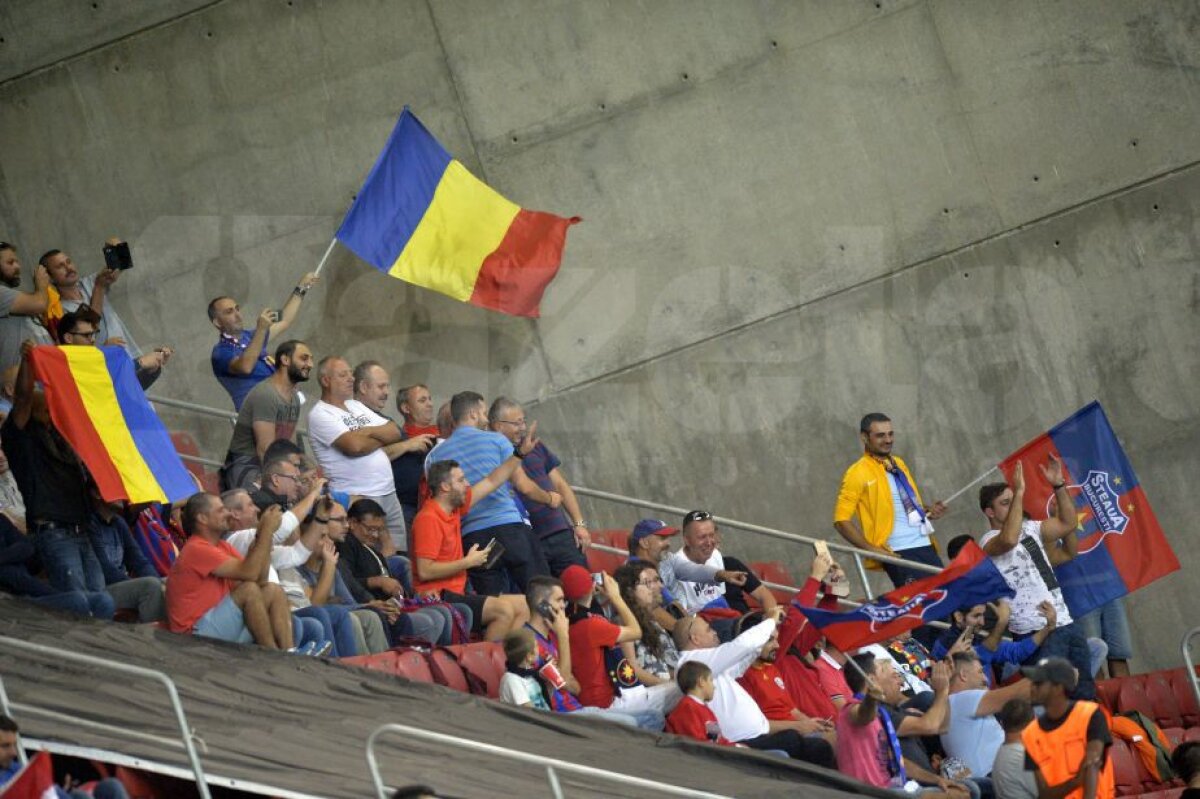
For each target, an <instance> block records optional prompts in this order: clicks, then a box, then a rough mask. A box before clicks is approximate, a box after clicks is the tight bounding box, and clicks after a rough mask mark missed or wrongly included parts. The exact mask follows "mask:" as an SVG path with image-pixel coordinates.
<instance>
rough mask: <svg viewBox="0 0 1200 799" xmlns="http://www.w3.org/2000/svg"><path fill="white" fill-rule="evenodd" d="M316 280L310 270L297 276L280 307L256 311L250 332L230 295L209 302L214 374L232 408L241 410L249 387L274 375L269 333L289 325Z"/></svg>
mask: <svg viewBox="0 0 1200 799" xmlns="http://www.w3.org/2000/svg"><path fill="white" fill-rule="evenodd" d="M318 279H319V278H318V277H317V275H316V274H315V273H311V272H310V273H309V274H307V275H305V276H304V277H302V278H300V282H299V283H297V284H296V287H295V288H294V289H292V294H291V296H290V297H288V299H287V302H286V303H284V305H283V308H281V309H279V310H273V309H271V308H264V309H263V310H262V311H261V312H260V313H259V315H258V317H257V319H256V320H255V323H254V330H253V331H250V330H246V329H245V323H244V322H243V319H242V307H241V306H240V305H238V301H237V300H235V299H234V298H233V297H217V298H216V299H214V300H213V301H212V302H210V303H209V304H208V320H209V321H210V322H212V325H213V327H215V328H216V329H217V332H218V334H219V338H218V339H217V343H216V344H214V345H213V349H212V370H213V375H215V376H216V378H217V381H218V382H219V383H220V384H221V386H222V387H223V388H224V389H225V390H226V391H228V392H229V397H230V399H232V400H233V407H234V410H241V408H242V401H243V400H245V399H246V395H247V394H249V393H250V389H252V388H254V387H255V386H256V385H258V384H259V383H260V382H262V381H263V380H265V379H267V378H268V377H270V376H271V375H273V374H275V362H274V360H272V359H271V356H270V355H268V354H267V346H268V344H269V343H270V340H271V336H276V337H278V336H280V335H282V334H283V332H284V331H285V330H287V329H288V328H289V327H291V326H292V322H294V321H296V316H297V315H298V314H299V313H300V305H301V304H302V303H303V302H304V295H306V294H308V291H309V289H311V288H312V287H313V286H314V285H316V283H317V280H318Z"/></svg>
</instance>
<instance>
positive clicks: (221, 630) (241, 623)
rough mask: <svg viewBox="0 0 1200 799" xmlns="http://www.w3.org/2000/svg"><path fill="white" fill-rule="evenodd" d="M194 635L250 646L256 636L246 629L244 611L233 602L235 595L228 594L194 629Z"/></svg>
mask: <svg viewBox="0 0 1200 799" xmlns="http://www.w3.org/2000/svg"><path fill="white" fill-rule="evenodd" d="M192 634H193V635H199V636H203V637H204V638H219V639H220V640H222V641H232V642H233V643H235V644H250V643H253V642H254V636H252V635H250V631H249V630H247V629H246V622H245V620H244V619H243V618H242V609H241V608H239V607H238V606H237V603H236V602H234V601H233V594H227V595H226V597H225V598H224V599H222V600H221V601H220V602H218V603H217V604H215V605H213V606H212V607H211V608H209V609H208V613H205V614H204V615H203V616H201V617H200V621H198V622H196V626H195V627H193V628H192Z"/></svg>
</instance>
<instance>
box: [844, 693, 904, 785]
mask: <svg viewBox="0 0 1200 799" xmlns="http://www.w3.org/2000/svg"><path fill="white" fill-rule="evenodd" d="M854 698H855V699H857V700H858V701H859V702H861V701H863V695H862V694H855V695H854ZM876 713H877V715H878V717H879V723H880V724H881V725H883V732H884V734H886V735H887V739H888V749H889V754H890V755H891V761H890V762H889V764H888V765H889V766H891V767H892V780H893V787H901V788H902V787H903V786H904V785H905V784H906V783H907V782H908V774H907V773H906V772H905V770H904V753H903V752H901V751H900V736H898V735H896V727H895V725H893V724H892V717H891V715H890V714H889V713H888V712H887V711H886V710H884V708H883V705H882V704H880V705H879V709H878V710H877V711H876Z"/></svg>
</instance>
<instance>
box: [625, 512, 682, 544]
mask: <svg viewBox="0 0 1200 799" xmlns="http://www.w3.org/2000/svg"><path fill="white" fill-rule="evenodd" d="M678 532H679V528H678V527H671V526H670V525H669V524H667V523H666V522H664V521H663V520H662V519H642V520H641V521H640V522H638V523H637V524H635V525H634V526H633V532H632V533H630V534H629V551H630V552H633V551H634V550H635V549H637V543H638V542H639V541H641V540H642V539H643V538H646V537H647V536H651V535H661V536H668V535H675V534H676V533H678Z"/></svg>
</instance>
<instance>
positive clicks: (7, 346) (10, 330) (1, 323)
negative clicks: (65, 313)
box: [0, 241, 52, 372]
mask: <svg viewBox="0 0 1200 799" xmlns="http://www.w3.org/2000/svg"><path fill="white" fill-rule="evenodd" d="M33 285H34V290H33V293H32V294H25V293H24V292H21V291H19V290H18V289H19V288H20V286H21V261H20V259H18V258H17V248H16V247H14V246H13V245H11V244H9V243H8V242H6V241H0V372H2V371H4V370H5V369H7V368H9V367H10V366H16V365H18V364H19V363H20V362H21V342H22V341H24V340H25V339H32V340H34V341H36V342H37V343H39V344H50V343H52V342H51V340H50V334H49V333H47V332H46V329H45V328H44V327H42V326H41V325H39V324H37V323H36V322H35V321H34V319H33V317H36V316H37V315H39V314H42V313H45V311H46V304H47V301H48V298H47V294H46V288H47V287H48V286H49V285H50V274H49V273H48V272H47V271H46V270H45V269H44V268H43V267H41V266H39V267H38V268H37V269H35V270H34V272H33Z"/></svg>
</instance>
